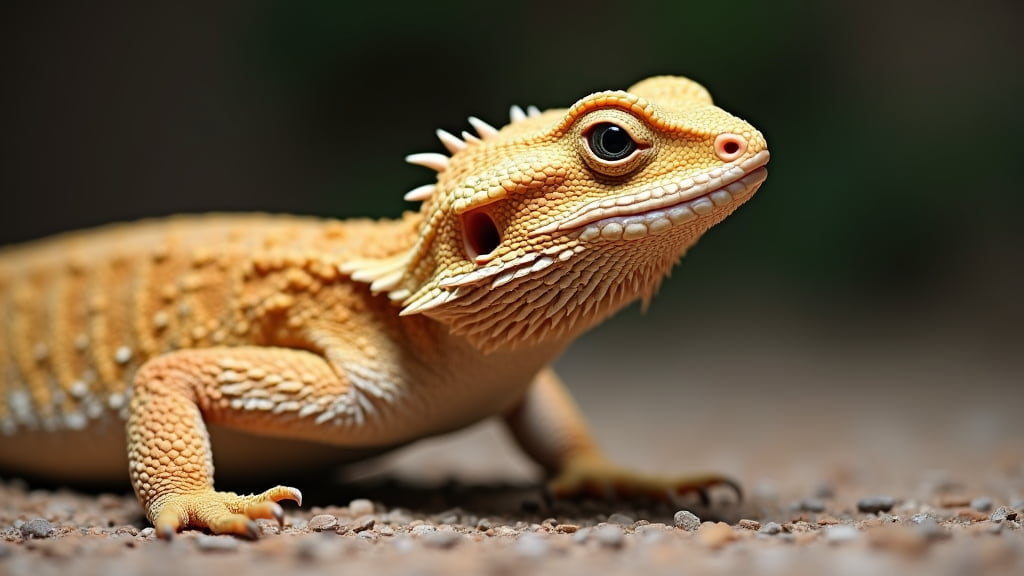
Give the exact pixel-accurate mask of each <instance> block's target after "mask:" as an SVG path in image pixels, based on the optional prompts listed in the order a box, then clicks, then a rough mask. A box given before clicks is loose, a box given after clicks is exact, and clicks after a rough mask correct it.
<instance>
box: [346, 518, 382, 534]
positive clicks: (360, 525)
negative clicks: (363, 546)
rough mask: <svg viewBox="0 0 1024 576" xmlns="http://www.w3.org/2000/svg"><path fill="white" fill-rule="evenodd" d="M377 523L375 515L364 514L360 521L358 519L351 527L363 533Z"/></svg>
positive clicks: (354, 530)
mask: <svg viewBox="0 0 1024 576" xmlns="http://www.w3.org/2000/svg"><path fill="white" fill-rule="evenodd" d="M376 523H377V520H376V519H375V518H374V517H373V516H364V517H362V518H360V519H359V520H358V521H356V523H355V524H353V525H352V526H351V528H352V531H353V532H355V533H357V534H361V533H363V532H366V531H367V530H372V529H373V526H374V525H375V524H376Z"/></svg>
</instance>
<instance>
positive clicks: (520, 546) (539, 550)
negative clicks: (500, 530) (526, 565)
mask: <svg viewBox="0 0 1024 576" xmlns="http://www.w3.org/2000/svg"><path fill="white" fill-rule="evenodd" d="M550 549H551V545H550V544H549V543H548V540H547V538H544V537H543V536H541V535H540V534H537V533H535V532H524V533H523V534H520V535H519V538H518V539H517V540H516V552H517V553H518V554H520V555H522V556H526V557H527V558H542V557H544V556H545V555H547V553H548V550H550Z"/></svg>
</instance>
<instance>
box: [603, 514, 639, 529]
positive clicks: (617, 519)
mask: <svg viewBox="0 0 1024 576" xmlns="http://www.w3.org/2000/svg"><path fill="white" fill-rule="evenodd" d="M633 522H635V520H633V518H631V517H629V516H626V515H625V514H621V513H619V512H616V513H614V514H612V515H611V516H609V517H608V523H609V524H618V525H619V526H632V525H633Z"/></svg>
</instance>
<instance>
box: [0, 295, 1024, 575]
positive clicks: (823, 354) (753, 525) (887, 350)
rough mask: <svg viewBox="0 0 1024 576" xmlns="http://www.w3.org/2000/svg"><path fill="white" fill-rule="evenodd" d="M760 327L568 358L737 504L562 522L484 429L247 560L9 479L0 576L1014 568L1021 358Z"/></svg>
mask: <svg viewBox="0 0 1024 576" xmlns="http://www.w3.org/2000/svg"><path fill="white" fill-rule="evenodd" d="M747 318H748V319H747V320H746V321H744V323H742V324H737V323H730V322H725V323H722V322H719V323H717V324H713V325H712V326H713V327H712V328H710V329H709V331H707V332H706V333H705V334H704V335H703V336H702V337H701V338H700V339H699V340H698V341H695V342H691V341H688V342H686V343H685V346H684V345H682V344H681V343H679V342H677V341H675V340H674V338H673V337H672V335H673V334H675V333H676V332H674V331H673V328H672V326H673V325H674V324H675V323H677V322H679V319H678V318H659V317H657V316H656V315H652V317H648V318H645V319H639V318H636V317H634V316H632V315H630V316H627V317H626V318H625V319H621V320H617V321H615V322H613V323H612V324H610V325H608V326H605V327H603V328H602V329H601V330H600V331H599V332H597V333H596V334H594V335H589V336H587V337H585V338H584V340H583V341H581V342H580V343H579V344H578V345H577V346H576V347H575V348H574V349H573V350H572V351H571V352H570V353H569V354H568V355H567V356H566V357H565V358H564V359H563V360H562V361H561V362H560V363H559V368H560V371H561V372H562V374H563V376H564V377H565V378H566V379H567V381H569V382H570V383H571V385H572V387H573V388H574V391H575V393H576V394H577V397H578V398H579V400H580V403H581V404H582V405H583V407H584V410H585V411H586V412H587V413H588V415H589V416H590V417H591V419H592V420H593V423H594V427H595V429H596V432H597V434H598V436H599V438H600V440H601V441H602V442H603V443H604V444H605V445H606V446H607V447H608V450H609V452H611V453H612V454H613V455H615V456H616V457H617V458H619V459H620V460H622V461H624V462H625V463H627V464H630V465H633V466H637V467H639V468H643V469H646V470H650V471H655V472H680V471H688V470H689V471H694V470H698V469H713V470H720V471H724V472H727V473H729V474H731V475H733V476H734V477H736V478H738V479H740V480H741V481H742V483H743V484H744V486H745V489H746V491H747V497H746V498H745V500H744V501H743V502H742V503H739V504H737V503H735V502H734V501H733V500H732V499H731V498H730V497H729V494H728V493H726V492H723V493H720V494H716V495H715V496H716V499H715V503H714V504H713V506H712V507H711V509H703V508H701V507H700V506H699V505H698V503H697V501H696V500H688V501H681V502H678V503H676V504H674V505H668V504H661V505H645V504H642V503H641V504H637V503H624V502H614V501H613V502H581V503H577V502H556V503H554V504H553V505H549V504H548V503H546V502H545V501H544V499H543V498H542V495H541V493H540V491H539V490H538V489H537V487H536V484H535V483H534V482H533V480H534V478H535V473H536V471H535V470H533V469H532V468H531V467H530V465H529V464H527V463H526V462H525V461H524V460H523V458H522V457H521V456H520V455H519V454H518V453H517V452H516V450H515V448H514V447H513V446H512V445H511V444H510V443H509V441H508V439H507V438H506V437H505V436H504V433H503V432H502V431H501V430H500V428H498V427H497V426H495V425H493V424H487V425H483V426H479V427H477V428H475V429H473V430H470V431H467V432H466V433H462V434H458V435H455V436H454V437H450V438H444V439H435V440H431V441H428V442H424V443H422V444H420V445H417V446H414V447H411V448H409V449H407V450H405V451H404V452H403V453H401V454H399V455H397V456H396V457H393V458H390V459H388V460H385V461H380V462H376V463H373V464H370V465H367V466H361V467H358V468H356V469H354V470H349V471H348V472H347V473H346V474H347V475H341V474H339V475H337V476H330V475H329V476H326V477H309V478H307V479H306V482H305V484H303V485H300V487H301V488H303V489H304V491H306V492H307V501H308V503H307V506H306V507H304V508H302V509H297V508H294V507H292V508H289V509H288V514H287V518H286V521H285V526H284V527H283V529H279V528H278V527H277V526H276V525H275V524H273V523H269V522H263V521H261V528H262V530H263V537H261V538H260V539H259V540H258V541H255V542H246V541H240V540H237V539H234V538H225V537H216V536H211V535H207V534H202V533H199V532H194V531H193V532H188V533H184V534H181V535H180V536H179V537H178V538H177V539H176V540H174V541H173V542H170V543H167V542H161V541H158V540H156V539H155V538H154V536H153V533H152V529H150V528H147V525H146V522H145V520H144V518H143V517H142V516H141V512H140V510H139V508H138V506H137V504H136V503H135V502H134V499H133V498H132V497H131V496H130V494H125V493H113V494H111V493H104V494H96V493H85V492H76V491H68V490H63V489H48V488H41V487H39V486H36V485H27V484H26V483H24V482H23V481H20V480H18V479H9V478H8V479H5V480H4V481H3V482H2V483H0V574H11V575H21V574H26V575H27V574H32V575H33V576H45V575H47V574H65V573H68V571H69V570H71V571H73V573H75V574H122V573H125V574H127V573H137V572H141V571H145V572H147V573H156V574H163V573H167V574H175V573H182V572H185V571H187V572H189V573H226V572H227V571H235V572H236V573H242V572H243V571H244V573H245V574H247V575H258V574H280V573H282V570H288V571H290V572H289V573H291V572H300V573H305V572H313V571H324V570H326V569H330V570H351V571H352V572H356V571H359V573H372V574H422V575H430V574H451V573H477V574H517V573H525V572H529V573H534V574H563V575H572V574H593V573H622V574H637V573H649V574H661V573H666V574H667V573H678V572H681V571H683V570H687V571H691V572H700V573H703V572H708V573H737V572H739V571H744V572H756V573H762V574H801V573H805V572H807V573H815V572H817V573H821V572H825V573H830V574H847V573H849V574H867V573H876V574H877V573H901V574H902V573H928V574H975V573H1003V574H1007V573H1019V572H1021V571H1022V568H1024V529H1022V524H1024V437H1022V434H1021V419H1022V418H1021V417H1022V410H1024V392H1022V391H1021V387H1020V382H1021V376H1020V374H1022V373H1024V372H1022V368H1024V366H1022V363H1024V360H1022V359H1020V358H1019V357H1017V356H1015V355H1013V354H1010V353H1008V352H1007V353H1003V352H1002V351H1001V350H1000V349H999V347H993V346H991V345H990V344H989V343H987V342H984V341H983V340H982V339H978V338H976V337H974V335H972V334H971V333H970V332H969V331H957V332H956V333H955V334H953V333H951V332H948V331H935V330H930V329H928V328H927V327H922V326H918V327H917V328H916V329H915V330H914V331H913V332H910V331H907V330H889V331H879V330H873V329H871V328H870V326H869V327H866V328H864V329H863V330H861V331H858V330H856V329H854V330H844V331H843V332H842V333H839V332H836V331H833V330H831V329H829V328H828V327H824V326H821V325H816V324H814V323H813V322H810V323H797V322H795V321H793V320H792V319H789V320H783V319H782V318H781V317H779V318H761V319H760V320H759V321H756V322H755V321H753V320H750V319H749V317H747ZM641 334H642V335H641ZM951 334H952V335H951ZM641 338H642V339H643V341H644V342H645V346H643V347H640V346H637V345H636V342H637V341H638V339H641ZM621 350H628V355H625V354H622V353H620V352H619V351H621ZM684 510H685V511H689V512H691V513H692V514H694V515H695V516H696V517H693V516H691V515H689V514H686V513H681V512H682V511H684ZM698 518H699V519H698ZM713 519H719V520H722V521H724V523H715V522H712V521H710V520H713ZM702 521H703V522H702Z"/></svg>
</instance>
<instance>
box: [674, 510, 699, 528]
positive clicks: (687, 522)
mask: <svg viewBox="0 0 1024 576" xmlns="http://www.w3.org/2000/svg"><path fill="white" fill-rule="evenodd" d="M672 521H673V522H675V524H676V528H682V529H683V530H686V531H687V532H693V531H694V530H696V529H698V528H700V518H698V517H697V515H696V514H694V513H693V512H690V511H689V510H680V511H678V512H676V513H675V515H674V516H673V517H672Z"/></svg>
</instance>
